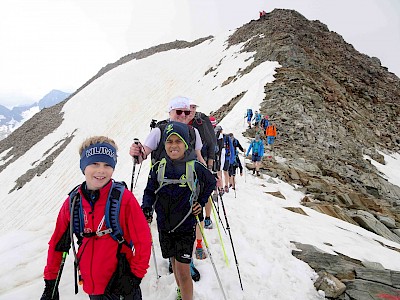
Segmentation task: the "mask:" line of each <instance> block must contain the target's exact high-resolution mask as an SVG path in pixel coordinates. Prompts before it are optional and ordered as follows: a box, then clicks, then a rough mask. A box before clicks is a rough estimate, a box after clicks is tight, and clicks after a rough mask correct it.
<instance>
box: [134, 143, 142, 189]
mask: <svg viewBox="0 0 400 300" xmlns="http://www.w3.org/2000/svg"><path fill="white" fill-rule="evenodd" d="M137 144H139V140H138V141H137ZM142 150H143V151H144V148H143V146H142ZM142 164H143V160H142V162H141V163H140V167H139V171H138V173H137V176H136V181H135V186H134V187H133V188H134V189H135V188H136V184H137V181H138V179H139V174H140V170H141V169H142Z"/></svg>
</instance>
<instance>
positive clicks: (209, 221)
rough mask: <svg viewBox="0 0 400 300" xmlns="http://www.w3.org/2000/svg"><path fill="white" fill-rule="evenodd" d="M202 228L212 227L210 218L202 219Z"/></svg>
mask: <svg viewBox="0 0 400 300" xmlns="http://www.w3.org/2000/svg"><path fill="white" fill-rule="evenodd" d="M204 228H206V229H212V228H213V224H212V221H211V219H210V218H205V219H204Z"/></svg>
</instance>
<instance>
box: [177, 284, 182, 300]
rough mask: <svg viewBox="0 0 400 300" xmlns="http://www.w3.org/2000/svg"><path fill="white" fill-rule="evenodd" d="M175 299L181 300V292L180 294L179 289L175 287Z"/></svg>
mask: <svg viewBox="0 0 400 300" xmlns="http://www.w3.org/2000/svg"><path fill="white" fill-rule="evenodd" d="M176 300H182V294H181V289H180V288H178V287H177V288H176Z"/></svg>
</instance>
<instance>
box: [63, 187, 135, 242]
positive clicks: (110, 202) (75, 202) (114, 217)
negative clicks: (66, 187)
mask: <svg viewBox="0 0 400 300" xmlns="http://www.w3.org/2000/svg"><path fill="white" fill-rule="evenodd" d="M79 186H80V185H78V186H76V187H75V188H74V189H73V190H72V191H71V192H70V193H69V208H70V211H71V210H72V209H73V214H72V227H73V232H74V233H75V235H76V236H77V237H78V241H79V239H82V238H83V237H85V236H88V234H85V233H84V232H83V230H84V224H85V222H84V216H83V208H82V203H81V197H80V194H79V193H78V189H79ZM125 189H126V184H125V182H118V181H113V182H112V186H111V189H110V193H109V194H108V199H107V204H106V211H105V216H104V217H105V220H104V221H105V223H106V227H107V229H105V230H102V231H98V232H92V233H90V235H91V236H94V235H97V236H103V235H105V234H110V236H111V237H112V238H113V239H114V240H115V241H117V242H118V243H119V244H122V243H125V244H126V245H128V243H127V242H126V241H125V239H124V238H123V231H122V228H121V225H120V223H119V211H120V208H121V199H122V195H123V194H124V191H125ZM128 246H129V245H128Z"/></svg>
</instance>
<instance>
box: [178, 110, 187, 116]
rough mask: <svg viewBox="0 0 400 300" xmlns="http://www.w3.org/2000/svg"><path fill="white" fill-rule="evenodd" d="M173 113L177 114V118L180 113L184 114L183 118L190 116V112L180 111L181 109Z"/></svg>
mask: <svg viewBox="0 0 400 300" xmlns="http://www.w3.org/2000/svg"><path fill="white" fill-rule="evenodd" d="M175 111H176V114H177V115H178V116H180V115H181V114H182V113H184V114H185V116H188V115H190V110H181V109H177V110H175Z"/></svg>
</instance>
